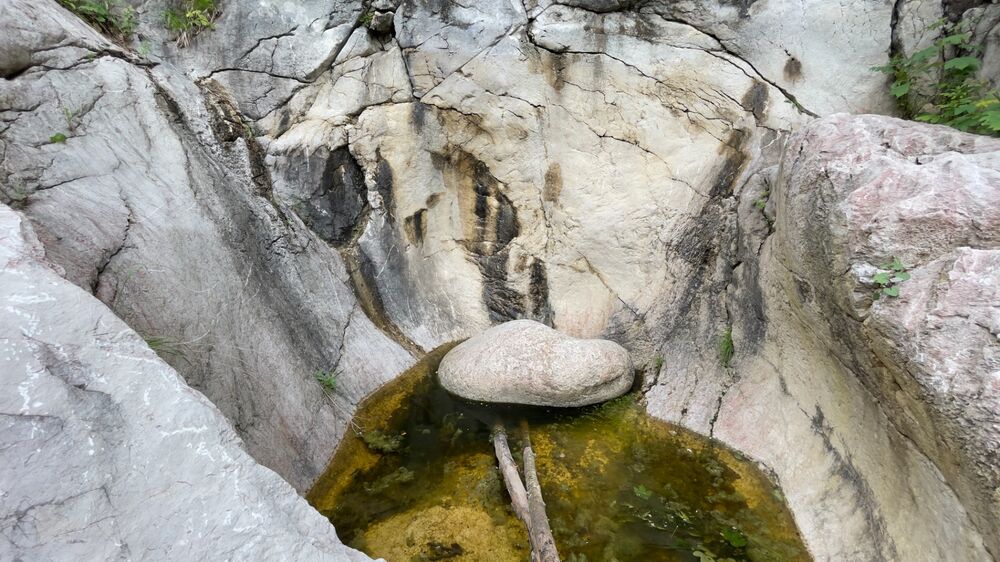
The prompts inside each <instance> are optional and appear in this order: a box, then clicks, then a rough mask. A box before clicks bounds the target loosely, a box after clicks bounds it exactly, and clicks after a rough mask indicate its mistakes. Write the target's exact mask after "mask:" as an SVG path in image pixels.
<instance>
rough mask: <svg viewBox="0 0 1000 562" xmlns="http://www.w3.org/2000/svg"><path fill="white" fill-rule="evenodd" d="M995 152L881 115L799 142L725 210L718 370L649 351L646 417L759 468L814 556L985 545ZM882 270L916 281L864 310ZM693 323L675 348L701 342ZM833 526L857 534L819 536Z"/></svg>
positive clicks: (992, 476) (708, 360)
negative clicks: (777, 486)
mask: <svg viewBox="0 0 1000 562" xmlns="http://www.w3.org/2000/svg"><path fill="white" fill-rule="evenodd" d="M998 150H1000V142H998V141H997V140H995V139H989V138H986V137H979V136H974V135H966V134H961V133H958V132H957V131H954V130H952V129H948V128H944V127H934V126H928V125H920V124H916V123H908V122H904V121H900V120H896V119H891V118H884V117H874V116H864V117H854V116H847V115H836V116H832V117H828V118H825V119H822V120H817V121H814V122H812V123H810V124H809V125H807V126H805V127H803V128H802V129H801V130H800V131H799V132H798V133H796V135H795V136H794V137H793V138H792V139H791V140H790V142H789V144H788V146H787V148H786V149H785V153H784V158H783V159H782V161H781V164H780V167H779V169H777V170H774V171H773V173H771V172H768V171H766V170H765V171H762V173H761V175H762V176H763V180H762V181H761V182H760V183H759V184H758V183H756V182H755V179H754V178H753V177H751V178H749V181H748V182H747V184H746V185H745V186H744V188H743V192H742V193H741V194H740V201H741V202H740V205H739V207H738V213H739V225H740V229H741V231H742V232H744V233H745V234H744V236H746V238H745V239H744V240H741V241H740V242H739V245H740V247H741V248H745V249H738V250H737V254H736V255H735V256H734V257H733V258H732V259H734V260H739V261H741V262H742V263H741V265H740V267H739V268H737V269H738V270H737V271H734V273H733V274H732V276H731V277H730V278H729V280H728V281H727V289H726V300H727V301H728V302H729V303H730V304H729V310H730V311H731V312H730V316H729V317H728V321H729V322H730V325H731V326H732V329H733V339H734V340H735V343H736V350H737V351H736V356H735V359H734V363H733V365H732V369H724V368H721V367H720V366H719V364H718V360H717V359H716V358H715V357H712V356H705V355H704V354H702V355H700V356H699V354H698V353H697V352H696V351H692V350H690V349H687V350H686V349H685V348H684V347H683V345H682V344H681V342H678V341H677V340H674V342H671V341H668V343H667V344H665V345H664V347H663V348H661V349H662V353H663V357H664V364H665V365H669V366H672V367H670V368H666V369H664V370H663V371H662V372H661V373H660V376H659V377H658V379H657V383H656V385H654V386H653V388H652V389H651V390H650V391H649V392H648V393H647V398H648V400H649V408H650V411H651V412H653V413H655V414H657V415H660V416H663V417H665V418H667V419H670V420H675V421H679V422H681V423H684V424H686V425H689V426H691V427H694V428H696V429H701V430H702V431H705V432H707V433H710V434H712V435H713V436H715V437H717V438H719V439H722V440H724V441H726V442H728V443H730V444H732V445H733V446H735V447H737V448H739V449H741V450H743V451H745V452H747V453H749V454H751V455H752V456H754V457H756V458H758V459H760V460H761V461H762V462H764V463H765V464H766V465H767V466H769V467H771V468H772V469H773V470H774V471H775V473H776V475H777V477H778V479H779V480H780V481H781V483H782V486H783V490H784V492H785V494H786V496H787V498H788V501H789V504H790V506H791V507H792V510H793V512H794V513H795V514H796V521H797V522H798V524H799V527H800V529H801V530H802V532H803V535H804V536H805V537H806V540H807V542H808V543H809V546H810V549H811V550H812V551H813V553H814V555H816V556H817V558H820V559H831V560H911V559H957V560H989V559H990V550H989V549H994V550H995V549H996V548H997V545H996V544H994V543H995V542H996V541H995V540H994V537H996V536H997V533H996V532H995V531H994V530H993V528H994V526H995V525H996V521H997V520H998V517H997V514H998V513H1000V510H998V503H997V501H996V495H995V490H996V489H997V483H996V482H997V481H996V478H997V472H996V471H997V467H998V466H1000V462H998V459H997V458H996V454H997V451H998V446H997V433H996V428H997V427H1000V425H998V422H1000V418H998V415H1000V414H998V412H1000V407H998V404H997V400H998V396H1000V393H998V390H997V386H996V383H995V381H996V373H997V365H996V360H995V359H996V357H998V356H1000V348H998V346H1000V342H998V339H997V333H998V330H997V329H996V327H995V326H994V325H995V324H996V320H995V317H996V311H997V307H998V305H1000V301H998V300H997V293H996V290H995V287H996V285H997V279H1000V271H998V270H997V268H996V265H997V264H996V254H997V252H998V248H1000V244H998V242H1000V240H998V239H997V232H1000V228H998V226H1000V223H998V217H1000V215H998V211H997V210H998V208H1000V205H998V204H997V202H998V201H1000V175H998V167H997V163H998V162H1000V158H998V153H997V151H998ZM765 188H766V189H768V190H769V192H770V195H769V197H770V201H769V202H768V204H767V205H766V206H764V209H763V211H761V210H760V209H759V207H758V206H757V205H756V204H754V202H755V201H760V200H761V199H760V198H761V197H762V196H763V197H765V198H766V197H767V196H766V195H763V193H764V192H763V190H764V189H765ZM767 217H772V219H771V220H775V219H776V222H775V223H774V225H773V228H770V227H768V225H767V222H766V221H767ZM893 257H898V258H900V259H901V260H903V261H904V262H905V263H907V264H908V265H909V266H910V269H909V273H910V274H911V275H912V278H911V279H910V280H908V281H905V282H902V283H901V284H900V285H899V288H900V297H899V298H898V299H892V298H889V297H883V298H881V299H879V300H878V301H876V302H874V303H873V302H872V295H873V293H874V292H875V291H876V290H877V287H876V286H875V284H873V283H872V279H871V277H872V275H873V274H874V273H875V272H876V271H877V267H878V266H879V265H881V264H885V263H888V262H890V261H892V258H893ZM748 268H749V269H748ZM748 271H749V272H751V273H753V275H750V276H748V275H747V272H748ZM724 272H725V270H723V273H724ZM711 298H717V297H711ZM765 311H766V312H765ZM991 318H992V319H991ZM762 319H763V321H762ZM706 323H708V324H709V325H710V323H709V322H707V321H702V322H700V323H699V322H693V323H692V325H691V326H690V327H689V328H688V329H689V330H691V332H688V333H682V335H681V336H679V337H678V339H680V340H683V339H687V338H689V337H691V336H690V335H689V334H690V333H694V334H696V335H697V334H702V335H701V336H700V337H702V338H706V337H712V334H711V333H709V334H705V333H704V332H703V331H702V332H699V331H698V330H700V329H701V326H702V325H704V324H706ZM675 342H676V343H675ZM959 467H961V468H959ZM914 490H919V491H917V492H914ZM924 520H931V521H934V525H933V526H931V527H929V528H927V527H921V526H922V523H921V521H924ZM831 526H836V527H837V528H839V529H842V532H844V533H847V534H850V535H851V536H853V537H855V538H854V539H853V540H852V541H850V543H849V544H848V543H844V542H843V541H842V540H841V539H840V538H839V537H838V538H833V537H827V536H824V533H823V532H822V531H821V529H824V528H830V527H831ZM916 527H921V528H922V529H923V530H922V531H920V532H919V533H914V532H913V529H914V528H916Z"/></svg>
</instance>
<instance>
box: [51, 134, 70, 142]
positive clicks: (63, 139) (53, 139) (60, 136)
mask: <svg viewBox="0 0 1000 562" xmlns="http://www.w3.org/2000/svg"><path fill="white" fill-rule="evenodd" d="M49 142H51V143H58V144H63V143H65V142H66V135H65V133H56V134H54V135H52V136H51V137H49Z"/></svg>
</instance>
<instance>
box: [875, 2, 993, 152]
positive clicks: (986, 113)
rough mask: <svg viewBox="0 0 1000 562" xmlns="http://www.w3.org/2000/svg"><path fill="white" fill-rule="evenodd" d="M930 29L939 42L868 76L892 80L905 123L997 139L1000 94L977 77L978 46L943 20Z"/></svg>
mask: <svg viewBox="0 0 1000 562" xmlns="http://www.w3.org/2000/svg"><path fill="white" fill-rule="evenodd" d="M928 29H929V30H935V29H941V30H942V37H941V38H940V39H938V40H937V41H935V42H934V43H933V44H931V45H930V46H929V47H926V48H924V49H921V50H920V51H917V52H916V53H913V55H911V56H909V57H905V56H902V55H896V56H894V57H892V59H890V61H889V63H888V64H886V65H883V66H877V67H874V68H872V70H875V71H878V72H882V73H885V74H888V75H890V76H892V78H893V82H892V85H891V86H890V87H889V93H891V94H892V95H893V97H895V98H896V102H897V104H898V105H899V108H900V110H901V111H902V113H903V115H904V116H905V117H907V118H910V119H916V120H917V121H923V122H925V123H937V124H941V125H948V126H950V127H954V128H956V129H958V130H960V131H966V132H970V133H979V134H983V135H993V136H1000V93H998V91H997V90H996V89H995V88H993V87H991V86H990V84H989V83H988V82H986V81H985V80H981V79H979V78H978V77H977V72H978V71H979V69H980V67H981V66H982V61H981V59H980V57H981V56H982V46H980V45H975V44H973V43H972V33H971V32H970V31H968V30H967V29H966V28H965V27H964V26H963V25H962V24H953V23H950V22H948V21H947V20H944V19H942V20H939V21H938V22H935V23H934V24H933V25H931V26H930V27H928ZM923 84H929V91H928V92H921V91H919V90H920V89H921V85H923ZM923 94H926V95H923Z"/></svg>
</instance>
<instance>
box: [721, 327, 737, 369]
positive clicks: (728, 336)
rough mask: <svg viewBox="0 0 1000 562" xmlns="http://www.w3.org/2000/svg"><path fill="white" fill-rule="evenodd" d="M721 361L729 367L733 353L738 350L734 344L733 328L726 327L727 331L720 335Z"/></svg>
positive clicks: (724, 365)
mask: <svg viewBox="0 0 1000 562" xmlns="http://www.w3.org/2000/svg"><path fill="white" fill-rule="evenodd" d="M718 348H719V363H721V364H722V366H723V367H728V366H729V363H730V362H731V361H732V360H733V354H734V353H735V352H736V346H735V345H733V329H732V328H726V331H725V332H723V333H722V335H721V336H719V343H718Z"/></svg>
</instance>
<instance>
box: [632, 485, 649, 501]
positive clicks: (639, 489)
mask: <svg viewBox="0 0 1000 562" xmlns="http://www.w3.org/2000/svg"><path fill="white" fill-rule="evenodd" d="M632 493H633V494H635V497H637V498H639V499H640V500H648V499H649V498H650V497H651V496H652V495H653V491H652V490H650V489H649V488H647V487H645V486H643V485H642V484H639V485H638V486H633V487H632Z"/></svg>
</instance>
